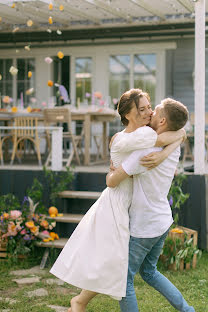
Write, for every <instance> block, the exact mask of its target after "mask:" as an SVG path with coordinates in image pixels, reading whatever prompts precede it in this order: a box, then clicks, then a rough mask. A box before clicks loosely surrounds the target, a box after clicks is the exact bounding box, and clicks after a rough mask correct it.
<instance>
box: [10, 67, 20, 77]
mask: <svg viewBox="0 0 208 312" xmlns="http://www.w3.org/2000/svg"><path fill="white" fill-rule="evenodd" d="M9 72H10V73H11V74H12V75H13V76H15V75H16V74H17V73H18V69H17V68H15V67H14V66H11V67H10V69H9Z"/></svg>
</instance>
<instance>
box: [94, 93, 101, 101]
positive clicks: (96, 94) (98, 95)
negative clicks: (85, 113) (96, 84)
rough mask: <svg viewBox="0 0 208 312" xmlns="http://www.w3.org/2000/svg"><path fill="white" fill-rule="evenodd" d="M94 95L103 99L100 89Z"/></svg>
mask: <svg viewBox="0 0 208 312" xmlns="http://www.w3.org/2000/svg"><path fill="white" fill-rule="evenodd" d="M94 97H95V98H97V99H102V93H101V92H100V91H96V92H95V93H94Z"/></svg>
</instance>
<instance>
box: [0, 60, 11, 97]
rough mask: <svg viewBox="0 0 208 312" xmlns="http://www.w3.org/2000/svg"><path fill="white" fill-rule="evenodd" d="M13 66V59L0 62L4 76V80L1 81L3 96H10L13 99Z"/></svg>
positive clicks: (0, 72) (0, 71) (0, 68)
mask: <svg viewBox="0 0 208 312" xmlns="http://www.w3.org/2000/svg"><path fill="white" fill-rule="evenodd" d="M11 66H12V59H1V60H0V74H1V76H2V80H1V81H0V93H1V95H8V96H10V97H11V98H12V81H13V76H12V75H11V74H10V72H9V69H10V67H11Z"/></svg>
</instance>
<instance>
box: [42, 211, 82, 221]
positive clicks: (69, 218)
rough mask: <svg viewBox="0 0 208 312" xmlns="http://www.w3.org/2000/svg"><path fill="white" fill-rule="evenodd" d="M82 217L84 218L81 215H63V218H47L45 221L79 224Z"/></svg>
mask: <svg viewBox="0 0 208 312" xmlns="http://www.w3.org/2000/svg"><path fill="white" fill-rule="evenodd" d="M83 217H84V215H83V214H73V213H64V214H63V216H61V217H54V218H51V217H49V216H47V219H50V220H54V221H56V222H63V223H79V222H80V221H81V220H82V218H83Z"/></svg>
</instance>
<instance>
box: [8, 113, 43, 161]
mask: <svg viewBox="0 0 208 312" xmlns="http://www.w3.org/2000/svg"><path fill="white" fill-rule="evenodd" d="M37 126H38V118H36V117H28V116H18V117H15V118H14V127H17V128H14V130H12V131H13V132H12V140H13V149H12V157H11V165H12V164H13V162H14V159H15V156H16V155H17V157H18V159H19V160H20V153H19V152H18V146H19V145H20V152H21V150H22V149H23V143H24V142H25V141H30V142H31V143H32V144H33V145H34V147H35V150H36V154H37V158H38V163H39V165H40V166H41V165H42V163H41V155H40V138H39V135H38V130H37V128H36V129H24V128H23V127H37Z"/></svg>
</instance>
